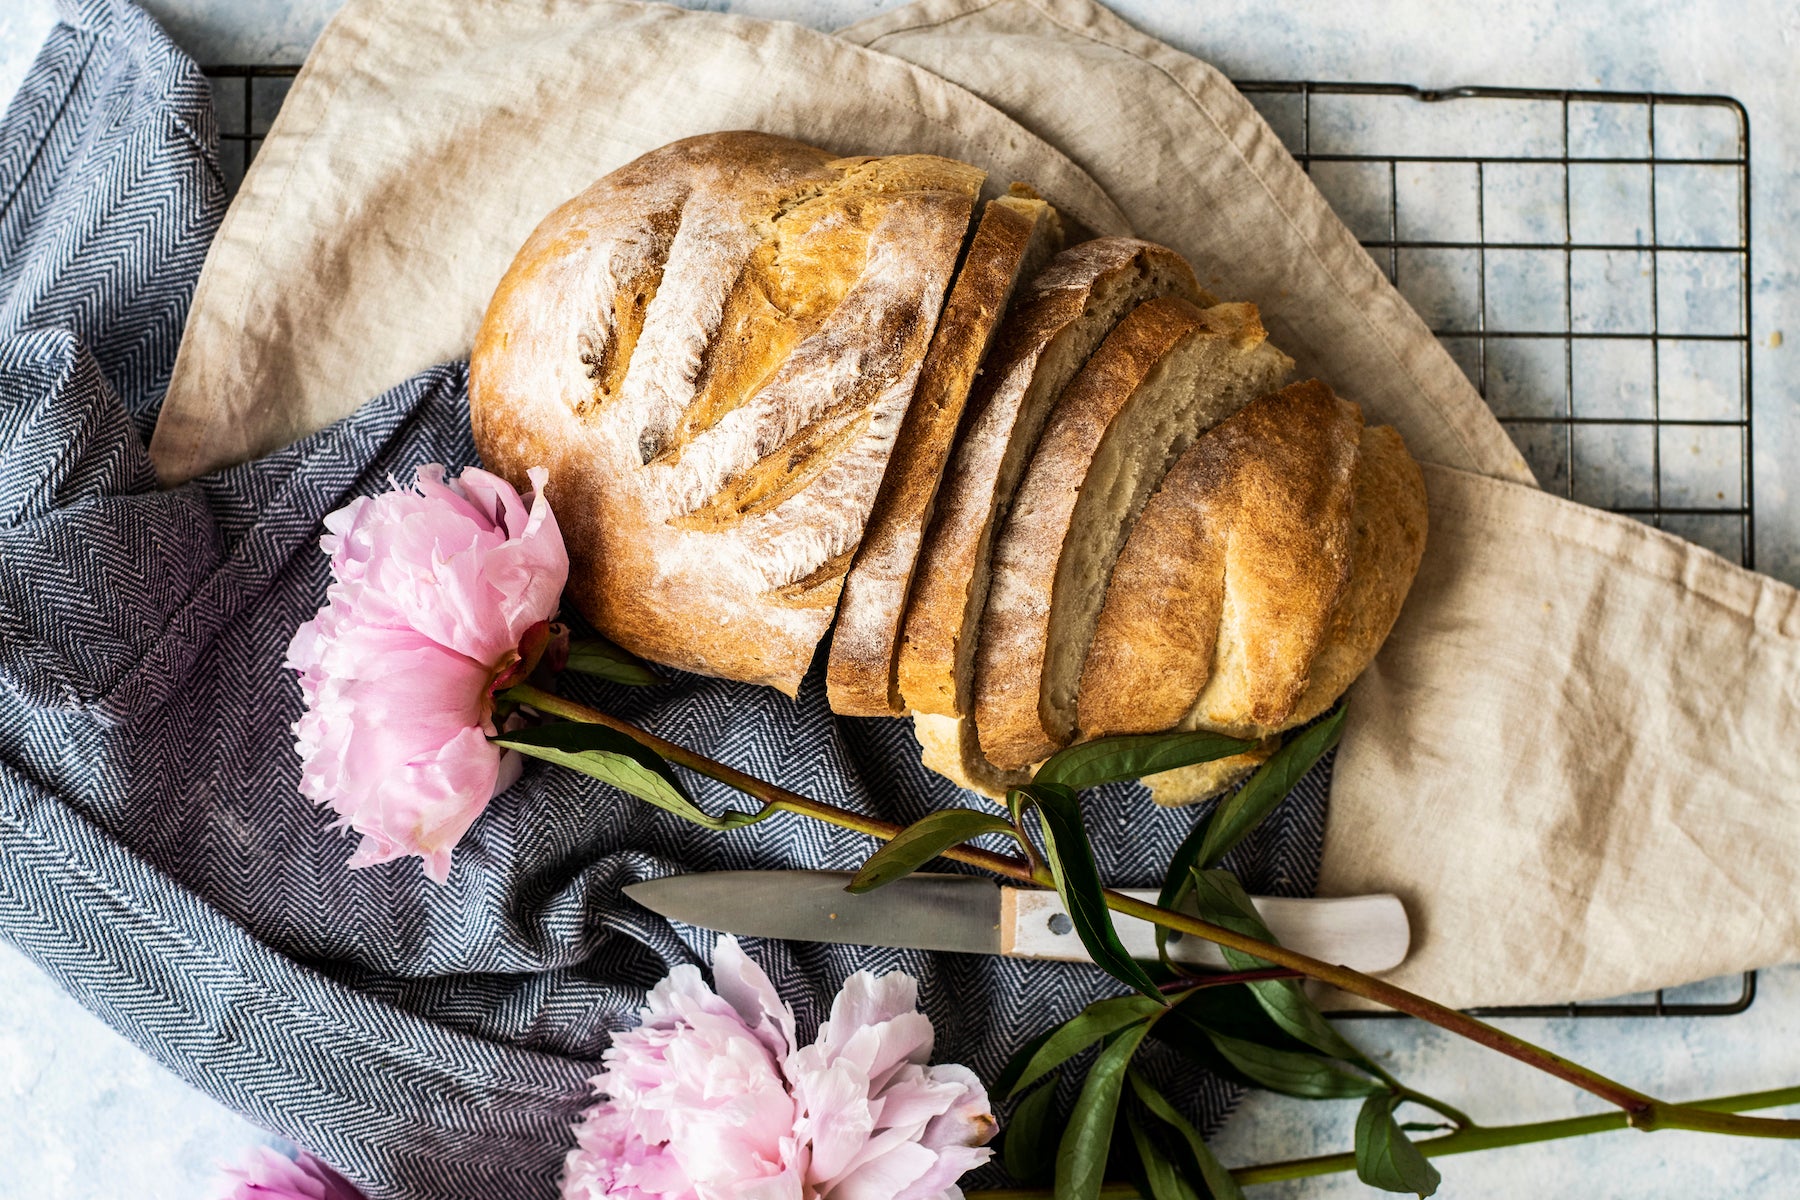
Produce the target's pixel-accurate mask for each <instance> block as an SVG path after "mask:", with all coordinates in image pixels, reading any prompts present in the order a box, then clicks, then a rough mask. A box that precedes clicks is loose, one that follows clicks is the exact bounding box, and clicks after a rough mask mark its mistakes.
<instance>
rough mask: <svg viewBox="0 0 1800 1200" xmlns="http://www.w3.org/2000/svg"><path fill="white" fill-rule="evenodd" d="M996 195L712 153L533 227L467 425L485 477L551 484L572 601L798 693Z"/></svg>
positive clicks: (918, 176) (720, 670)
mask: <svg viewBox="0 0 1800 1200" xmlns="http://www.w3.org/2000/svg"><path fill="white" fill-rule="evenodd" d="M982 179H983V173H982V172H981V171H979V170H978V169H976V168H974V167H971V166H969V165H967V164H964V163H958V162H954V161H952V160H950V159H944V158H938V157H934V156H931V155H897V156H892V157H887V158H851V159H840V158H836V157H835V156H833V155H831V154H830V153H828V152H826V151H824V150H819V149H816V148H814V147H811V146H806V145H803V144H801V143H799V142H794V141H791V140H789V139H786V138H780V137H775V136H772V135H768V134H761V133H744V132H739V133H721V134H707V135H702V136H700V137H694V138H688V139H685V140H683V141H680V142H675V143H672V144H670V145H668V146H664V147H662V148H661V149H658V150H654V151H651V152H650V153H649V154H646V155H644V156H643V157H641V158H639V159H637V160H635V161H634V162H632V163H630V164H628V165H627V166H625V167H623V168H621V169H619V170H617V171H614V172H613V173H611V174H610V175H607V176H605V177H604V178H602V179H601V180H599V181H598V182H597V183H595V184H594V185H593V186H592V187H590V188H589V189H588V190H587V191H586V192H584V193H583V194H582V195H580V196H578V197H576V198H575V199H574V200H571V201H569V202H568V203H566V204H564V205H563V206H561V207H560V208H558V209H557V210H556V211H555V212H554V213H552V214H551V215H550V216H549V217H547V218H546V219H545V220H544V222H543V223H542V224H540V225H539V226H538V228H537V230H536V231H535V232H534V233H533V234H532V236H531V238H530V240H529V241H527V243H526V244H525V246H524V248H523V249H522V250H521V251H520V252H519V255H518V257H517V258H516V259H515V260H514V262H513V264H512V267H511V268H510V269H509V270H508V272H507V274H506V277H505V278H504V279H503V280H502V281H501V283H500V286H499V288H498V290H497V291H496V293H495V296H494V300H493V302H492V303H491V305H490V306H489V309H488V313H487V316H486V318H485V320H484V321H483V324H482V328H481V332H480V334H479V336H478V338H477V341H476V345H475V349H474V352H473V354H472V355H471V360H470V410H471V419H472V423H473V426H474V432H475V440H476V445H477V448H478V449H479V450H480V452H481V455H482V458H483V460H484V461H485V462H486V464H487V465H488V466H489V467H490V468H492V469H494V470H496V471H497V472H499V473H500V474H502V475H504V476H505V477H507V478H508V479H511V480H513V481H514V482H515V483H522V482H523V481H524V477H525V472H526V471H527V470H528V469H529V468H531V467H535V466H544V467H547V468H549V472H550V482H549V485H548V489H547V490H548V495H549V499H550V501H551V503H552V504H553V505H554V506H555V509H556V513H557V519H558V522H559V524H560V525H561V527H562V531H563V535H564V539H565V541H566V543H567V544H568V548H569V556H570V562H571V572H570V582H569V596H570V599H571V600H572V601H573V603H574V605H575V606H576V607H577V608H578V609H580V611H581V612H582V614H583V615H584V616H586V617H587V618H588V620H589V621H590V622H592V623H593V624H594V626H595V627H596V628H597V629H599V630H600V632H602V633H604V634H606V635H607V636H608V637H610V638H612V639H613V640H614V641H616V642H618V643H619V644H620V645H622V646H624V647H626V648H627V649H629V650H632V651H633V652H635V653H637V654H640V655H642V656H644V657H645V658H648V659H651V660H653V661H656V662H659V663H664V664H668V665H670V666H675V667H679V668H682V669H686V670H693V671H700V672H704V673H707V674H712V675H722V676H725V677H728V678H733V679H741V680H747V681H753V682H758V683H767V684H771V685H773V686H775V687H777V688H780V689H781V690H782V691H785V692H787V693H788V694H790V695H792V694H793V693H794V692H795V691H796V690H797V689H798V687H799V685H800V680H801V678H802V677H803V676H804V675H805V672H806V669H807V667H808V665H809V663H810V662H811V659H812V656H813V652H814V650H815V649H816V647H817V645H818V643H819V641H820V639H821V638H822V637H823V636H824V633H825V631H826V629H827V628H828V627H829V625H830V623H831V619H832V614H833V610H834V609H835V607H836V605H837V600H838V592H839V588H840V586H841V582H842V578H843V574H844V572H845V570H846V569H847V568H848V566H849V563H850V559H851V556H852V555H853V553H854V552H855V550H856V547H857V545H858V542H859V541H860V539H861V536H862V531H863V524H864V521H865V520H866V518H867V516H868V513H869V510H870V508H871V506H872V505H873V504H874V501H875V496H876V492H877V489H878V488H879V486H880V483H881V479H882V476H883V474H884V473H885V471H886V469H887V466H888V458H889V452H890V450H891V448H892V445H893V441H894V437H895V434H896V432H897V431H898V429H899V427H900V423H901V419H902V417H903V415H904V413H905V411H906V408H907V405H908V402H909V401H910V400H911V397H912V394H913V389H914V385H915V382H916V380H917V378H918V373H919V369H920V364H921V362H922V361H923V359H924V356H925V350H926V347H927V345H928V344H929V342H930V338H931V335H932V332H933V330H934V328H935V326H936V324H937V320H938V313H939V309H940V308H941V306H942V304H943V301H944V296H945V292H946V290H947V289H948V287H949V284H950V279H951V275H952V273H953V271H954V269H955V265H956V262H957V258H958V256H959V254H960V252H961V250H962V245H963V241H964V236H965V234H966V232H967V230H968V226H969V219H970V215H971V212H972V209H973V205H974V199H975V194H976V192H977V190H978V189H979V188H980V186H981V182H982Z"/></svg>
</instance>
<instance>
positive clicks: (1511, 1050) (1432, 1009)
mask: <svg viewBox="0 0 1800 1200" xmlns="http://www.w3.org/2000/svg"><path fill="white" fill-rule="evenodd" d="M503 694H504V695H505V697H506V698H507V699H510V700H514V701H517V702H518V703H520V704H527V705H530V706H531V707H532V708H535V709H537V710H538V711H539V712H545V713H550V714H552V715H554V716H559V717H563V718H565V719H567V720H571V721H585V722H588V723H590V724H596V725H604V726H606V727H607V728H608V729H613V730H616V731H618V732H619V733H622V734H624V735H625V736H626V737H629V738H631V739H632V740H634V741H636V742H638V743H639V744H640V745H643V746H646V747H648V748H650V749H651V750H654V751H655V752H656V753H658V754H660V755H662V756H663V757H664V758H666V759H668V760H669V761H670V762H674V763H679V764H680V765H682V766H684V767H686V768H688V769H689V770H691V771H694V772H696V773H698V774H701V775H705V776H707V777H709V778H712V779H716V780H718V781H719V782H720V783H723V784H725V785H727V786H729V787H732V788H735V789H737V790H738V791H740V792H743V793H744V794H745V795H748V796H752V797H755V798H756V799H758V800H761V801H762V802H763V804H764V805H765V806H766V807H768V808H771V809H774V810H777V811H780V812H791V813H798V814H800V815H802V816H808V817H812V818H814V819H815V820H819V821H824V822H826V823H828V824H832V825H837V826H839V827H841V828H844V829H849V830H853V831H855V832H857V833H863V834H867V835H869V836H870V837H875V838H880V839H882V840H883V841H889V840H892V839H893V838H894V837H896V836H898V835H899V834H900V832H901V829H902V827H901V826H899V825H896V824H894V823H893V822H891V821H883V820H881V819H879V818H877V817H869V816H864V815H863V814H861V813H855V812H851V811H850V810H849V809H846V808H839V807H837V806H836V805H833V804H826V803H824V802H823V801H819V800H813V799H811V798H809V797H806V796H802V795H800V794H799V793H797V792H790V791H788V790H787V789H786V788H782V787H777V786H776V785H775V784H772V783H768V782H766V781H764V780H761V779H758V778H756V777H755V776H753V775H746V774H744V773H743V772H742V771H738V770H736V769H734V768H732V767H728V766H726V765H725V764H723V763H720V762H715V761H714V760H712V759H710V758H707V757H706V756H705V755H702V754H697V753H695V752H694V751H692V750H689V749H687V748H686V747H684V746H678V745H676V744H675V743H674V742H671V741H669V740H667V739H666V738H660V737H657V736H656V735H655V734H653V733H649V732H647V731H645V730H642V729H639V728H638V727H637V726H635V725H633V724H631V723H630V722H629V721H622V720H620V719H619V718H617V717H614V716H611V715H609V714H607V713H603V712H600V711H599V710H597V709H592V708H589V707H587V706H586V705H583V704H577V703H575V702H574V701H572V700H565V699H563V698H562V697H560V696H557V695H554V694H552V693H550V692H546V691H543V690H542V689H540V688H536V687H532V686H531V685H529V684H521V685H518V686H515V687H512V688H509V689H507V691H506V692H505V693H503ZM943 857H945V858H949V859H954V860H955V861H957V862H961V863H967V864H969V865H970V866H974V867H980V868H981V869H983V870H986V871H991V872H993V873H994V874H996V875H1003V876H1005V877H1007V878H1009V879H1016V880H1018V881H1019V882H1021V883H1027V884H1032V885H1035V886H1038V887H1046V888H1047V887H1052V886H1054V884H1055V880H1053V879H1052V878H1051V876H1050V873H1049V871H1048V870H1046V869H1044V868H1043V867H1041V866H1033V864H1031V863H1028V862H1026V861H1025V860H1023V859H1019V858H1014V857H1012V856H1010V855H1006V854H995V853H993V852H991V851H987V850H978V849H975V848H974V847H971V846H954V847H951V848H950V849H948V850H946V851H944V853H943ZM1105 897H1106V906H1107V907H1108V908H1110V909H1112V910H1113V911H1114V912H1118V913H1123V914H1125V915H1126V916H1129V917H1136V918H1138V919H1139V920H1142V921H1150V922H1153V923H1155V924H1158V925H1161V926H1163V927H1164V928H1167V929H1175V930H1179V931H1180V932H1182V933H1184V934H1192V935H1194V936H1196V937H1200V938H1203V939H1205V940H1206V941H1209V942H1212V943H1214V944H1216V945H1220V946H1225V947H1227V948H1229V949H1232V950H1238V951H1241V952H1243V953H1245V954H1250V955H1254V956H1255V957H1257V958H1259V959H1262V960H1263V961H1264V962H1267V963H1270V964H1272V965H1274V966H1278V967H1286V968H1288V969H1289V970H1293V971H1298V972H1300V973H1301V974H1303V975H1306V976H1308V977H1310V978H1313V979H1318V980H1321V981H1323V982H1325V983H1329V984H1331V985H1332V986H1333V987H1335V988H1337V989H1339V990H1340V991H1344V992H1348V993H1350V994H1351V995H1353V996H1361V997H1362V998H1364V999H1365V1000H1373V1001H1374V1002H1375V1003H1377V1004H1380V1005H1383V1006H1384V1007H1387V1008H1392V1009H1395V1010H1397V1011H1399V1012H1403V1013H1407V1014H1408V1015H1410V1016H1414V1017H1418V1018H1419V1019H1420V1020H1422V1021H1427V1022H1429V1023H1430V1024H1433V1025H1436V1026H1438V1027H1439V1028H1441V1029H1447V1030H1449V1031H1450V1032H1451V1033H1455V1034H1459V1035H1461V1036H1462V1037H1465V1038H1468V1039H1469V1040H1470V1041H1472V1042H1475V1043H1477V1044H1479V1045H1482V1046H1486V1047H1488V1048H1489V1049H1491V1050H1496V1051H1498V1052H1499V1053H1501V1054H1504V1055H1506V1056H1507V1057H1509V1058H1514V1059H1517V1060H1518V1061H1520V1062H1522V1063H1525V1064H1526V1065H1527V1066H1531V1067H1536V1068H1537V1069H1538V1070H1540V1071H1543V1072H1545V1073H1546V1074H1549V1075H1553V1076H1555V1077H1556V1078H1558V1079H1561V1080H1563V1081H1565V1082H1567V1083H1570V1084H1573V1085H1574V1086H1575V1087H1578V1088H1580V1089H1581V1090H1583V1091H1585V1092H1590V1093H1592V1094H1593V1095H1596V1096H1598V1097H1600V1098H1601V1099H1602V1100H1605V1101H1606V1102H1607V1103H1609V1104H1612V1105H1615V1106H1617V1107H1618V1108H1620V1109H1622V1110H1624V1111H1623V1117H1624V1121H1625V1123H1626V1124H1627V1125H1630V1126H1632V1127H1633V1128H1637V1129H1692V1130H1698V1131H1702V1132H1707V1133H1730V1134H1739V1135H1743V1136H1750V1137H1779V1138H1800V1120H1777V1119H1774V1118H1767V1117H1741V1116H1736V1115H1732V1114H1731V1113H1730V1112H1724V1111H1700V1110H1698V1109H1695V1108H1693V1107H1691V1106H1687V1105H1675V1104H1669V1103H1667V1102H1665V1101H1660V1100H1657V1099H1655V1098H1654V1097H1652V1096H1648V1095H1645V1094H1644V1093H1643V1092H1640V1091H1637V1090H1636V1089H1635V1088H1630V1087H1627V1086H1626V1085H1624V1084H1622V1083H1619V1082H1617V1081H1616V1080H1612V1079H1608V1078H1607V1077H1606V1076H1604V1075H1602V1074H1600V1073H1599V1072H1598V1071H1593V1070H1590V1069H1588V1068H1587V1067H1584V1066H1582V1065H1581V1064H1579V1063H1575V1062H1571V1061H1569V1060H1568V1059H1566V1058H1564V1057H1562V1055H1560V1054H1556V1053H1554V1052H1553V1051H1550V1050H1546V1049H1544V1048H1543V1047H1541V1046H1537V1045H1533V1044H1532V1043H1531V1042H1528V1041H1526V1040H1525V1039H1524V1038H1521V1037H1517V1036H1515V1035H1513V1034H1510V1033H1507V1032H1506V1031H1505V1030H1502V1029H1497V1028H1495V1027H1494V1026H1492V1025H1489V1024H1487V1023H1486V1022H1485V1021H1480V1020H1477V1019H1476V1018H1474V1017H1471V1016H1470V1015H1469V1014H1467V1013H1465V1012H1460V1011H1458V1010H1456V1009H1454V1008H1450V1007H1448V1006H1447V1005H1443V1004H1439V1003H1438V1002H1437V1001H1435V1000H1428V999H1426V998H1425V997H1424V996H1420V995H1417V994H1416V993H1413V992H1409V991H1407V990H1406V989H1405V988H1401V987H1396V986H1394V985H1393V984H1391V983H1387V982H1385V981H1383V980H1380V979H1376V978H1373V977H1372V976H1368V975H1364V974H1363V973H1362V972H1360V971H1353V970H1351V969H1350V968H1349V967H1344V966H1339V965H1337V964H1335V963H1328V962H1324V961H1321V960H1320V959H1316V958H1312V957H1310V956H1308V955H1305V954H1300V953H1298V952H1296V951H1293V950H1289V949H1287V948H1286V947H1284V946H1278V945H1276V944H1274V943H1272V942H1263V941H1258V940H1257V939H1255V938H1253V937H1248V936H1246V935H1244V934H1241V933H1238V932H1236V931H1234V930H1230V929H1226V928H1225V927H1224V926H1222V925H1214V924H1212V923H1210V922H1208V921H1202V920H1201V919H1200V918H1198V917H1191V916H1188V915H1187V914H1185V913H1178V912H1172V911H1170V910H1168V909H1165V908H1158V907H1157V906H1156V905H1154V904H1151V903H1148V902H1147V901H1143V900H1136V899H1133V898H1132V897H1130V896H1127V895H1124V894H1123V893H1120V892H1115V891H1111V890H1108V891H1106V892H1105ZM1463 1132H1468V1131H1465V1130H1459V1131H1458V1134H1452V1135H1448V1136H1458V1135H1459V1134H1461V1133H1463ZM1437 1140H1438V1141H1442V1140H1443V1139H1437Z"/></svg>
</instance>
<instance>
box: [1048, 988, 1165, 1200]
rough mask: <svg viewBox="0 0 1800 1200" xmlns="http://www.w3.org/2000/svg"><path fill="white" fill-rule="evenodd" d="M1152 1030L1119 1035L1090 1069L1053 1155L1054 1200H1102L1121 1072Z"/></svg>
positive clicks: (1142, 1027)
mask: <svg viewBox="0 0 1800 1200" xmlns="http://www.w3.org/2000/svg"><path fill="white" fill-rule="evenodd" d="M1150 1025H1151V1022H1150V1021H1140V1022H1139V1023H1138V1024H1136V1025H1131V1026H1127V1027H1126V1028H1125V1029H1123V1030H1121V1031H1120V1032H1119V1033H1118V1034H1117V1035H1115V1036H1114V1037H1113V1039H1112V1040H1111V1041H1110V1042H1108V1043H1107V1044H1106V1047H1105V1049H1103V1050H1101V1051H1100V1055H1099V1057H1098V1058H1096V1059H1095V1060H1094V1065H1093V1066H1092V1067H1090V1068H1089V1069H1088V1076H1087V1080H1086V1082H1084V1083H1083V1084H1082V1085H1081V1097H1080V1098H1079V1099H1078V1100H1076V1101H1075V1111H1074V1112H1072V1113H1070V1114H1069V1124H1068V1128H1067V1129H1065V1130H1064V1131H1063V1136H1062V1144H1061V1145H1059V1146H1058V1147H1057V1149H1056V1196H1057V1200H1096V1198H1097V1197H1098V1196H1099V1195H1100V1185H1101V1183H1103V1182H1104V1181H1105V1179H1106V1156H1107V1154H1108V1152H1109V1151H1110V1150H1111V1148H1112V1135H1113V1123H1114V1121H1115V1120H1116V1119H1117V1118H1118V1115H1119V1095H1120V1093H1121V1091H1123V1089H1124V1086H1125V1068H1126V1067H1128V1066H1130V1065H1131V1056H1132V1055H1133V1054H1135V1053H1137V1048H1138V1046H1139V1045H1140V1044H1141V1043H1142V1042H1143V1040H1144V1035H1145V1034H1146V1033H1148V1032H1149V1031H1150Z"/></svg>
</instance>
